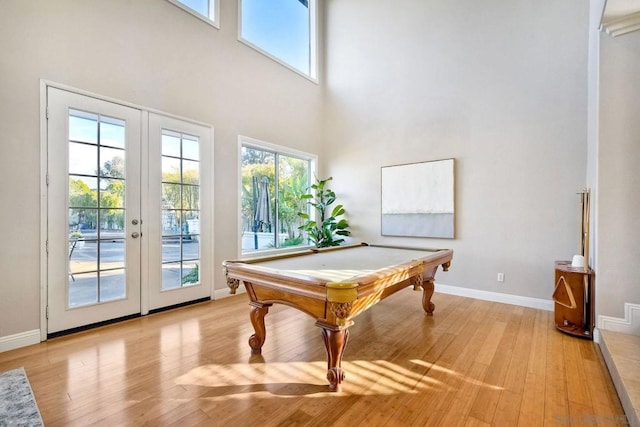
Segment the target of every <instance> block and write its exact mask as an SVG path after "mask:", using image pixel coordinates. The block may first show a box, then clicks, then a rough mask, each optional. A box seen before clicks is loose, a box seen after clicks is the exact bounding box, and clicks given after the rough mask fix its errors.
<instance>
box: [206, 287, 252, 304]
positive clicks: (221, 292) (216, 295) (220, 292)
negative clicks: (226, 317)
mask: <svg viewBox="0 0 640 427" xmlns="http://www.w3.org/2000/svg"><path fill="white" fill-rule="evenodd" d="M245 293H247V291H246V289H245V288H244V286H242V285H241V286H238V289H236V294H245ZM233 295H234V294H231V293H229V288H224V289H216V290H215V291H214V292H213V299H214V300H216V299H222V298H227V297H232V296H233Z"/></svg>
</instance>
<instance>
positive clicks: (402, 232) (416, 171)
mask: <svg viewBox="0 0 640 427" xmlns="http://www.w3.org/2000/svg"><path fill="white" fill-rule="evenodd" d="M381 191H382V197H381V200H382V222H381V233H382V235H383V236H413V237H434V238H446V239H453V238H454V226H455V218H454V213H455V209H454V159H445V160H435V161H428V162H420V163H409V164H404V165H393V166H383V167H382V168H381Z"/></svg>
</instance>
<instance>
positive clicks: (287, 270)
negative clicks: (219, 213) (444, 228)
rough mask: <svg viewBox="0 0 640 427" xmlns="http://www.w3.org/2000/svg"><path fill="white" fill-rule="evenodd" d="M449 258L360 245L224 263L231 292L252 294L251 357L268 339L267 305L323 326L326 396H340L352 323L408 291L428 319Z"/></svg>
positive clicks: (441, 252)
mask: <svg viewBox="0 0 640 427" xmlns="http://www.w3.org/2000/svg"><path fill="white" fill-rule="evenodd" d="M452 257H453V251H452V250H451V249H417V248H403V247H393V246H377V245H368V244H366V243H361V244H356V245H345V246H338V247H333V248H325V249H308V250H304V251H299V252H293V253H288V254H281V255H276V256H266V257H258V258H252V259H247V260H239V261H225V262H224V263H223V266H224V269H225V274H226V278H227V285H228V286H229V288H230V292H231V293H235V292H236V289H237V288H238V286H239V285H240V283H244V286H245V288H246V290H247V294H248V295H249V299H250V302H249V304H250V305H251V306H252V307H253V309H252V310H251V312H250V319H251V323H252V325H253V328H254V330H255V334H253V335H252V336H251V338H249V345H250V347H251V350H252V352H253V353H254V354H260V352H261V349H262V345H263V344H264V341H265V337H266V330H265V323H264V317H265V315H266V314H267V312H268V311H269V307H270V306H272V305H273V304H275V303H279V304H286V305H289V306H291V307H294V308H296V309H298V310H301V311H303V312H305V313H307V314H309V315H310V316H311V317H313V318H315V319H316V323H315V324H316V326H318V327H320V328H321V332H322V337H323V339H324V345H325V348H326V350H327V358H328V372H327V379H328V380H329V390H331V391H339V390H340V387H341V383H342V381H343V379H344V371H343V369H342V367H341V362H342V355H343V353H344V350H345V347H346V345H347V341H348V339H349V327H350V326H351V325H353V323H354V322H353V319H354V318H355V317H356V316H357V315H358V314H360V313H362V312H364V311H365V310H367V309H369V308H370V307H372V306H373V305H375V304H377V303H378V302H380V301H382V300H383V299H385V298H386V297H388V296H389V295H392V294H394V293H395V292H397V291H399V290H401V289H403V288H406V287H408V286H412V287H413V289H414V290H420V289H422V290H423V294H422V307H423V309H424V311H425V312H426V314H427V315H428V316H431V315H433V310H434V308H435V306H434V304H433V303H432V302H431V296H432V295H433V291H434V276H435V274H436V270H437V269H438V266H440V265H441V266H442V268H443V270H444V271H447V270H448V268H449V265H450V264H451V258H452Z"/></svg>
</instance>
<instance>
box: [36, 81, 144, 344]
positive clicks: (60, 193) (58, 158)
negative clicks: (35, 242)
mask: <svg viewBox="0 0 640 427" xmlns="http://www.w3.org/2000/svg"><path fill="white" fill-rule="evenodd" d="M47 105H48V121H47V128H48V147H47V148H48V150H47V155H48V177H47V180H48V183H49V184H48V195H47V201H48V206H47V213H48V224H47V246H48V258H47V268H48V274H47V275H48V283H47V289H48V296H47V298H48V310H47V311H48V322H47V323H48V326H47V332H48V333H54V332H59V331H63V330H68V329H72V328H76V327H79V326H84V325H89V324H93V323H98V322H101V321H104V320H109V319H115V318H119V317H124V316H128V315H132V314H136V313H140V256H141V253H140V247H141V245H140V241H141V239H140V233H141V219H140V215H141V207H140V145H141V129H142V126H141V111H140V110H137V109H134V108H129V107H125V106H122V105H118V104H114V103H110V102H105V101H101V100H98V99H95V98H91V97H87V96H81V95H78V94H74V93H71V92H67V91H63V90H59V89H55V88H51V87H49V88H48V90H47Z"/></svg>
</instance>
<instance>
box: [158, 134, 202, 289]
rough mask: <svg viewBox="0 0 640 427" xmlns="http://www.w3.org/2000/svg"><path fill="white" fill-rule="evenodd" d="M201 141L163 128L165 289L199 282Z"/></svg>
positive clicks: (163, 267)
mask: <svg viewBox="0 0 640 427" xmlns="http://www.w3.org/2000/svg"><path fill="white" fill-rule="evenodd" d="M199 262H200V141H199V139H198V137H195V136H191V135H187V134H184V133H179V132H173V131H170V130H166V129H164V130H163V131H162V290H167V289H175V288H180V287H184V286H189V285H194V284H197V283H199V281H200V276H199V273H198V264H199Z"/></svg>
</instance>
